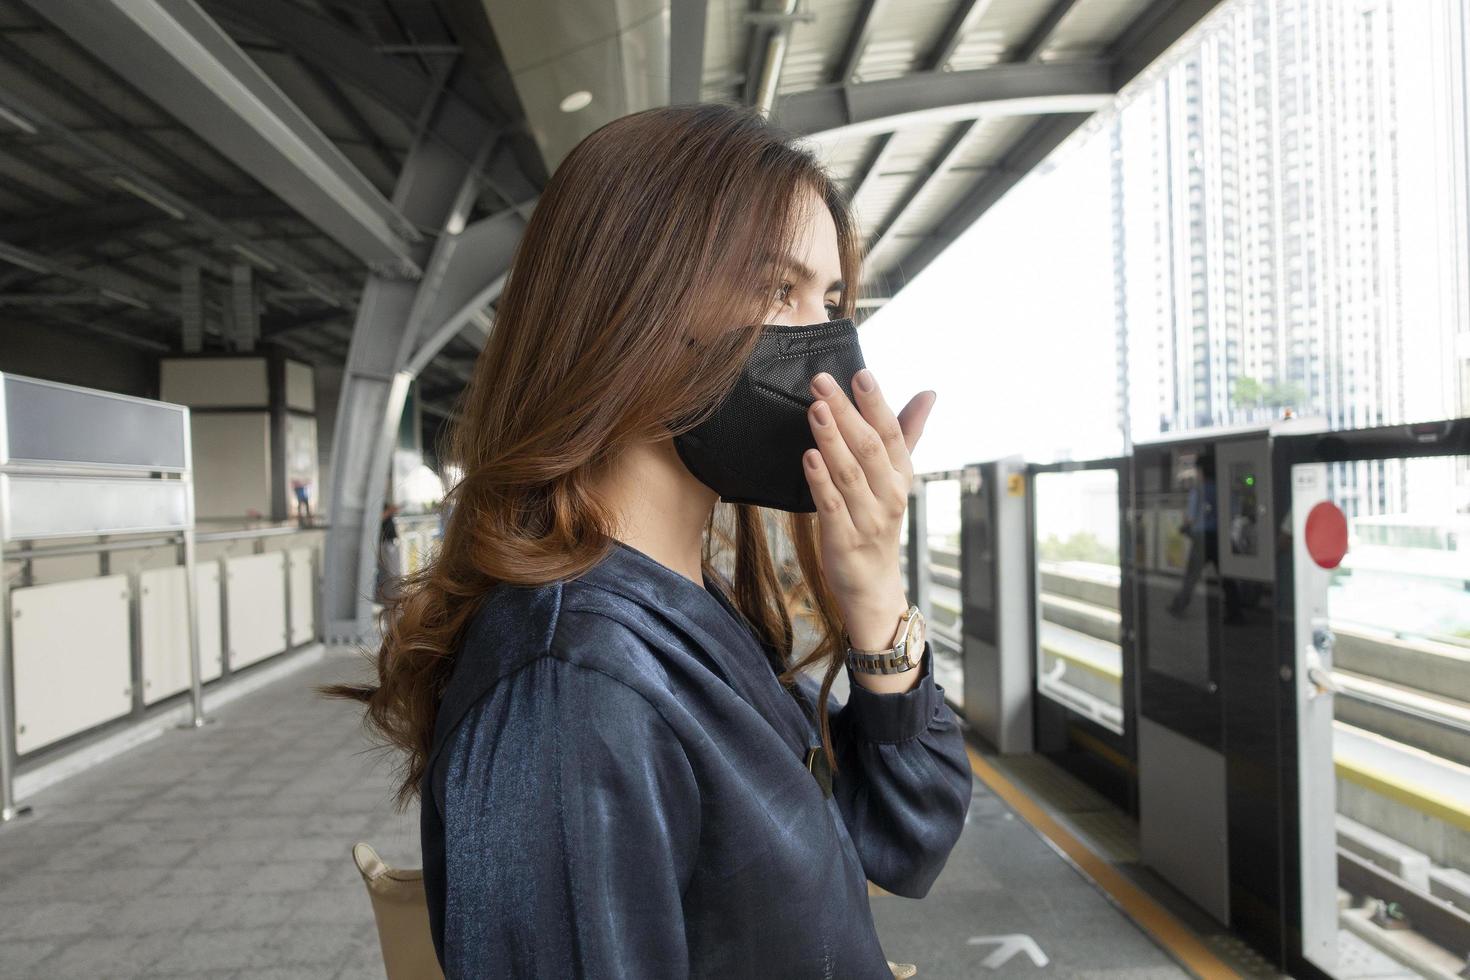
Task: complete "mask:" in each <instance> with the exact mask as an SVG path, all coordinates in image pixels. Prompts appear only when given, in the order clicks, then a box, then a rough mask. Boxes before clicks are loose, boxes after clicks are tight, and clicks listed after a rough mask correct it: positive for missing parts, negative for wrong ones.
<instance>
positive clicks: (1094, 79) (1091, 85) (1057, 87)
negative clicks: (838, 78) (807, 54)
mask: <svg viewBox="0 0 1470 980" xmlns="http://www.w3.org/2000/svg"><path fill="white" fill-rule="evenodd" d="M1113 92H1114V90H1113V86H1112V70H1111V67H1110V66H1109V64H1108V63H1107V62H1102V61H1079V62H1069V63H1066V64H1024V65H996V66H993V67H990V68H977V69H975V70H973V71H929V72H921V73H919V74H915V75H906V76H903V77H900V78H889V79H884V80H883V81H878V82H862V83H856V84H840V85H825V86H823V87H821V88H814V89H809V90H807V91H805V92H797V93H794V94H792V95H788V96H786V97H784V98H782V99H780V100H779V101H778V102H777V103H776V121H777V122H779V123H780V124H781V125H782V126H784V127H785V128H786V129H788V130H791V131H792V132H794V133H798V134H800V135H802V136H806V137H808V138H810V139H817V140H826V139H835V138H845V137H851V136H873V135H877V134H879V133H889V132H893V131H894V130H896V129H902V128H904V127H907V126H913V125H920V124H928V123H935V122H961V121H964V120H969V119H976V118H978V117H980V116H989V115H1027V116H1031V115H1042V114H1050V113H1072V112H1093V111H1095V110H1097V109H1099V108H1102V107H1103V106H1104V105H1106V104H1107V103H1108V102H1109V101H1110V100H1111V99H1112V97H1113Z"/></svg>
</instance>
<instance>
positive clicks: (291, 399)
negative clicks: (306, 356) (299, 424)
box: [286, 361, 316, 412]
mask: <svg viewBox="0 0 1470 980" xmlns="http://www.w3.org/2000/svg"><path fill="white" fill-rule="evenodd" d="M286 407H287V408H295V409H299V410H301V411H303V412H313V411H315V410H316V379H315V378H313V377H312V369H311V365H310V364H302V363H301V362H300V361H287V362H286Z"/></svg>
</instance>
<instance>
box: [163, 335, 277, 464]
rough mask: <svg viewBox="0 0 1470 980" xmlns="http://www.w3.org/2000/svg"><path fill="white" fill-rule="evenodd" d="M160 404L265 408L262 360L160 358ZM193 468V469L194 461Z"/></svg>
mask: <svg viewBox="0 0 1470 980" xmlns="http://www.w3.org/2000/svg"><path fill="white" fill-rule="evenodd" d="M158 381H159V389H160V395H159V397H160V398H162V399H163V400H164V401H168V402H178V403H179V404H180V405H193V406H195V407H196V408H225V407H229V408H235V407H239V408H265V407H266V406H267V405H269V404H270V388H269V384H268V382H267V379H266V364H265V358H263V357H188V358H178V359H173V358H164V359H163V360H161V361H159V362H158ZM194 465H195V466H196V467H197V466H198V465H199V463H198V457H197V456H196V457H195V463H194Z"/></svg>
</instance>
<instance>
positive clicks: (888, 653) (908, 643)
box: [847, 605, 925, 674]
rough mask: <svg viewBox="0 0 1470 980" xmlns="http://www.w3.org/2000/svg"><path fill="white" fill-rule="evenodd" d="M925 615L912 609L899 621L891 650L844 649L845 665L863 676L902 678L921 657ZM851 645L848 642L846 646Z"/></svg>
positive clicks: (913, 607)
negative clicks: (881, 675) (876, 675)
mask: <svg viewBox="0 0 1470 980" xmlns="http://www.w3.org/2000/svg"><path fill="white" fill-rule="evenodd" d="M924 626H925V624H924V614H923V613H922V612H920V611H919V607H918V606H914V605H911V606H909V608H908V610H907V611H906V612H905V613H904V614H903V618H902V619H901V620H900V621H899V624H898V632H896V633H895V634H894V635H893V647H892V648H891V649H887V650H876V651H875V650H854V649H853V648H852V646H851V645H849V646H848V648H847V665H848V666H849V667H851V668H852V669H853V670H856V671H858V672H860V673H864V674H901V673H903V672H904V671H906V670H913V669H914V668H915V667H917V666H919V660H920V658H921V657H922V656H923V655H924ZM850 643H851V641H849V644H850Z"/></svg>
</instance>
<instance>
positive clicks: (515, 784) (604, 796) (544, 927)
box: [443, 656, 700, 980]
mask: <svg viewBox="0 0 1470 980" xmlns="http://www.w3.org/2000/svg"><path fill="white" fill-rule="evenodd" d="M446 751H447V753H448V762H447V768H446V773H445V789H444V806H443V810H444V818H445V819H444V832H445V869H446V873H445V879H446V888H445V912H444V951H443V960H444V967H445V974H446V976H447V977H448V978H450V980H453V978H456V977H518V978H519V977H527V978H531V977H536V978H557V980H562V978H565V977H572V976H638V977H672V978H679V977H686V976H688V969H689V966H688V953H687V949H686V945H685V938H684V916H683V907H682V902H681V896H682V893H683V891H684V889H685V887H686V886H687V884H688V882H689V877H690V874H691V872H692V869H693V863H694V860H695V856H696V848H697V845H698V840H699V815H700V805H699V790H698V786H697V785H696V783H695V779H694V773H693V770H692V769H691V768H690V765H689V761H688V758H687V757H686V755H685V753H684V750H683V748H682V746H681V745H680V743H679V741H678V739H677V738H676V736H675V734H674V732H673V731H672V730H671V729H670V727H669V725H668V723H667V722H666V721H665V720H664V719H663V717H662V716H661V715H660V714H659V712H658V711H657V709H656V708H655V707H654V706H653V705H652V704H650V702H649V701H648V700H646V699H645V698H644V697H643V696H642V695H641V694H639V693H638V692H637V691H635V690H633V689H632V688H631V687H629V686H627V685H626V684H624V683H623V682H621V681H619V680H617V679H616V678H614V677H612V676H610V675H608V674H605V673H602V672H601V671H599V670H596V669H593V668H590V667H586V666H582V665H579V664H574V663H570V662H568V661H565V660H561V659H558V658H556V657H550V656H547V657H540V658H538V659H536V660H533V661H531V662H530V663H529V664H527V665H526V666H524V667H522V668H521V669H520V670H518V671H516V672H515V673H513V674H510V675H509V676H507V677H505V678H503V679H501V680H500V681H499V682H498V683H497V684H496V686H495V688H494V689H493V690H491V691H490V692H489V693H488V694H486V695H485V696H484V698H483V699H482V700H481V701H480V702H479V704H478V705H477V706H476V707H475V708H474V709H472V710H471V712H470V713H469V714H468V715H467V716H466V717H465V719H464V721H463V723H462V724H460V725H459V726H458V727H457V729H456V731H455V733H454V734H453V736H452V737H451V741H450V744H449V745H448V746H447V748H446Z"/></svg>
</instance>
